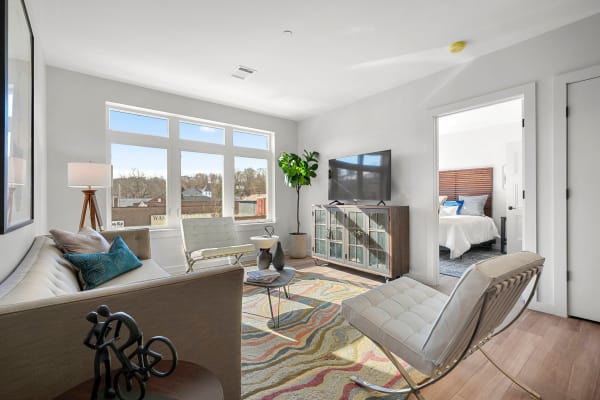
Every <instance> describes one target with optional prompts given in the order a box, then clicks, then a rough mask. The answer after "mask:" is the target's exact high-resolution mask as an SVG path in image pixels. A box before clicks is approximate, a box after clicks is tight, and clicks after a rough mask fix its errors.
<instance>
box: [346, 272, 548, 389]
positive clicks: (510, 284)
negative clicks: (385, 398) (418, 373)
mask: <svg viewBox="0 0 600 400" xmlns="http://www.w3.org/2000/svg"><path fill="white" fill-rule="evenodd" d="M542 268H543V265H540V266H535V267H532V268H530V269H528V270H526V271H523V272H521V273H520V274H518V275H523V276H526V275H527V274H531V275H530V277H529V278H528V279H527V282H525V287H526V286H527V285H528V284H529V282H530V281H531V279H532V277H533V278H534V279H535V281H534V284H533V287H532V290H531V293H530V294H529V297H528V298H527V301H526V302H525V304H524V305H523V307H522V308H521V310H519V312H518V313H517V314H516V315H515V317H514V318H513V319H512V320H510V321H509V322H508V323H506V324H505V325H504V326H502V327H501V328H500V329H498V330H497V331H496V330H495V329H496V328H497V327H496V328H495V329H493V330H492V331H491V332H489V333H488V334H487V335H485V336H484V337H483V338H482V339H478V337H479V336H480V335H478V333H479V330H480V328H481V322H482V315H483V313H484V310H486V306H487V305H488V304H489V301H490V300H491V299H492V298H493V297H494V296H498V295H499V294H500V293H501V292H503V291H505V290H510V289H514V284H515V278H514V277H510V278H508V279H505V280H503V281H501V282H498V283H496V284H495V285H494V286H492V287H490V288H489V289H487V290H486V292H485V294H484V295H483V296H482V299H481V300H480V301H479V302H478V309H477V311H476V313H475V315H476V317H477V319H476V323H475V325H474V328H472V329H473V331H472V333H471V337H470V339H469V341H468V342H467V343H468V344H467V346H465V348H464V349H463V350H461V351H460V352H459V354H460V356H459V357H456V358H453V359H451V360H450V362H449V363H443V365H442V366H440V367H438V368H437V369H436V371H434V374H433V375H432V376H431V377H430V378H429V379H428V380H427V381H425V382H423V383H421V384H417V383H416V382H414V381H413V380H412V378H411V377H410V375H409V374H408V372H407V371H406V369H405V368H404V367H403V366H402V365H401V364H400V362H399V361H398V360H397V359H396V357H395V356H394V355H393V353H392V352H390V351H389V350H388V349H387V348H385V347H384V346H383V345H381V344H380V343H377V342H376V341H374V340H373V339H370V338H369V339H370V340H371V341H372V342H373V343H374V344H375V345H377V347H379V348H380V349H381V351H382V352H383V353H384V354H385V355H386V357H387V358H389V359H390V361H391V362H392V364H393V365H394V366H395V367H396V369H397V370H398V372H400V374H401V375H402V377H403V378H404V380H405V381H406V383H407V384H408V387H407V388H402V389H393V388H387V387H384V386H379V385H375V384H372V383H369V382H366V381H364V380H363V379H361V378H360V377H357V376H352V377H351V378H350V379H351V380H352V381H354V382H356V383H357V384H358V385H360V386H363V387H365V388H368V389H371V390H375V391H378V392H382V393H390V394H407V395H410V393H413V394H414V395H415V396H416V397H417V399H419V400H425V397H423V395H422V394H421V393H420V391H421V389H423V388H425V387H427V386H430V385H432V384H434V383H435V382H437V381H439V380H440V379H442V378H444V377H445V376H446V375H448V374H449V373H450V372H451V371H452V370H453V369H454V368H455V367H456V366H457V365H458V364H459V362H460V361H462V360H464V359H466V358H467V357H468V356H470V355H471V354H473V353H475V352H476V351H477V350H479V351H480V352H481V353H482V354H483V355H484V357H485V358H487V359H488V361H489V362H490V363H491V364H492V365H493V366H494V367H496V368H497V369H498V370H499V371H500V372H502V374H504V375H505V376H506V377H507V378H508V379H510V380H511V381H512V382H513V383H514V384H516V385H517V386H519V387H520V388H521V389H523V390H524V391H526V392H527V394H529V396H530V397H531V398H532V399H536V400H541V398H542V397H541V395H540V394H539V393H537V392H536V391H535V390H533V389H532V388H530V387H529V386H527V385H526V384H524V383H522V382H520V381H519V380H517V378H516V377H514V376H512V375H510V374H509V373H508V372H507V371H506V370H504V369H502V368H501V367H500V366H499V365H498V364H497V363H496V362H495V361H494V360H492V358H491V357H490V356H489V355H488V354H487V353H486V352H485V351H483V349H482V348H481V347H482V346H483V345H484V344H485V343H487V342H488V341H489V340H490V339H491V338H493V337H494V336H496V335H498V334H500V333H502V332H504V331H505V330H506V329H507V328H508V327H510V326H511V325H512V324H513V323H514V322H515V321H516V320H517V319H518V318H519V317H520V316H521V315H522V314H523V312H524V311H525V309H526V308H527V306H528V305H529V303H530V302H531V300H532V299H533V296H534V294H535V291H536V289H537V286H538V282H539V277H540V274H541V272H542ZM518 283H519V282H517V284H518ZM517 301H518V300H517ZM470 326H471V324H467V325H466V327H465V329H463V332H466V331H468V330H469V329H471V328H470Z"/></svg>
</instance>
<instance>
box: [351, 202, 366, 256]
mask: <svg viewBox="0 0 600 400" xmlns="http://www.w3.org/2000/svg"><path fill="white" fill-rule="evenodd" d="M365 221H367V216H366V215H365V214H364V213H363V212H362V211H361V210H348V262H349V263H352V264H355V265H357V266H361V267H362V266H365V261H366V257H365V255H366V254H367V249H366V246H365V242H366V239H367V237H368V236H367V235H366V231H365Z"/></svg>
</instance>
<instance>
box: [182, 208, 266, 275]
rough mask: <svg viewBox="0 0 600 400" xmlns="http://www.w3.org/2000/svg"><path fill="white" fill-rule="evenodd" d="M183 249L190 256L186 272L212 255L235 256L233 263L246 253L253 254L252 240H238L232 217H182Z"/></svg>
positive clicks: (236, 262) (213, 256) (219, 256)
mask: <svg viewBox="0 0 600 400" xmlns="http://www.w3.org/2000/svg"><path fill="white" fill-rule="evenodd" d="M181 231H182V236H183V251H184V253H185V258H186V260H187V264H188V267H187V271H186V273H187V272H192V271H194V268H193V267H194V264H195V263H196V262H198V261H203V260H210V259H213V258H225V257H234V262H233V263H231V264H232V265H235V264H238V263H239V262H240V258H242V256H243V255H245V254H253V253H255V252H256V249H255V247H254V245H253V244H251V243H250V244H237V243H238V238H237V234H236V232H235V229H234V226H233V218H231V217H224V218H185V219H182V220H181Z"/></svg>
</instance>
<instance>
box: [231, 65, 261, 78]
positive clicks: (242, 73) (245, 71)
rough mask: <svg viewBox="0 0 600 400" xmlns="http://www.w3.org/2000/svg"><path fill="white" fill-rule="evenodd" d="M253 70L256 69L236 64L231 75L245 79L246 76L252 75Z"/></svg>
mask: <svg viewBox="0 0 600 400" xmlns="http://www.w3.org/2000/svg"><path fill="white" fill-rule="evenodd" d="M255 72H256V70H255V69H254V68H250V67H245V66H243V65H238V66H237V68H236V69H234V70H233V72H232V73H231V76H233V77H234V78H238V79H246V78H247V77H248V76H250V75H252V74H253V73H255Z"/></svg>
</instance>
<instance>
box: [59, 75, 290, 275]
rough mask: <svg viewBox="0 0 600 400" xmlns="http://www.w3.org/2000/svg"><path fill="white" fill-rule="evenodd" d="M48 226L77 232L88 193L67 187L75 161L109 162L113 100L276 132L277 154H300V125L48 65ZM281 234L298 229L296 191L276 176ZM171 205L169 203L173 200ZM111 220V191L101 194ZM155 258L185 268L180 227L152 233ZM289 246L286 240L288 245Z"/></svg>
mask: <svg viewBox="0 0 600 400" xmlns="http://www.w3.org/2000/svg"><path fill="white" fill-rule="evenodd" d="M47 74H48V98H49V99H51V101H50V102H49V103H48V184H49V185H50V187H52V191H50V192H49V194H48V212H49V217H48V227H49V228H60V229H65V230H71V231H73V230H76V228H77V226H79V215H80V213H81V204H82V202H83V197H82V196H83V195H82V194H81V192H80V190H78V189H74V188H69V187H67V163H68V162H70V161H94V162H108V161H109V160H107V139H106V126H105V118H106V114H105V103H106V102H107V101H110V102H115V103H120V104H126V105H132V106H138V107H142V108H148V109H152V110H158V111H165V112H170V113H176V114H181V115H187V116H192V117H197V118H203V119H208V120H212V121H219V122H225V123H230V124H236V125H240V126H247V127H252V128H257V129H263V130H267V131H273V132H275V136H276V137H275V149H274V151H275V155H276V156H277V155H279V154H280V153H281V152H282V151H295V150H296V143H297V142H296V140H297V137H296V135H297V123H296V122H294V121H290V120H286V119H282V118H276V117H272V116H268V115H264V114H259V113H255V112H250V111H245V110H240V109H237V108H233V107H228V106H223V105H220V104H215V103H209V102H206V101H201V100H197V99H192V98H187V97H182V96H177V95H173V94H169V93H164V92H159V91H156V90H150V89H146V88H142V87H139V86H133V85H129V84H125V83H121V82H116V81H112V80H107V79H102V78H98V77H93V76H90V75H84V74H80V73H76V72H72V71H67V70H64V69H59V68H55V67H48V69H47ZM274 191H275V195H276V196H275V201H276V204H275V208H276V218H277V222H276V223H275V224H273V225H275V228H276V231H277V232H278V233H279V234H281V235H284V236H285V233H287V232H291V231H292V225H293V217H292V218H288V216H293V215H294V214H295V200H294V196H295V192H294V191H293V190H292V189H289V188H288V187H286V186H285V184H284V180H283V176H282V175H281V172H280V171H279V169H278V168H276V173H275V188H274ZM167 201H168V200H167ZM98 202H99V205H100V208H101V210H102V215H103V216H106V215H107V212H106V189H101V190H99V191H98ZM263 226H264V224H252V225H244V226H239V227H238V229H239V230H240V231H241V232H240V236H242V237H246V236H252V235H255V234H262V233H264V232H263ZM151 239H152V253H153V258H155V259H156V261H157V262H158V263H159V264H160V265H161V266H163V267H165V268H166V269H168V270H171V271H176V270H179V269H181V268H183V266H184V264H185V259H184V256H183V247H182V241H181V233H180V231H179V229H158V230H154V231H152V234H151ZM284 246H285V242H284Z"/></svg>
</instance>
